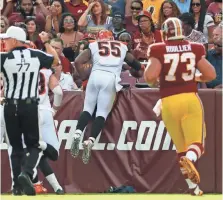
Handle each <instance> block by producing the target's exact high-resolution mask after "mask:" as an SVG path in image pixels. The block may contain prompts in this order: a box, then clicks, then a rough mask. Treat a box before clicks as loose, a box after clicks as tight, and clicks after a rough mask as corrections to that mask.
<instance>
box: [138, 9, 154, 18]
mask: <svg viewBox="0 0 223 200" xmlns="http://www.w3.org/2000/svg"><path fill="white" fill-rule="evenodd" d="M143 16H145V17H148V18H149V19H152V15H151V13H150V12H148V11H146V10H144V11H141V12H140V13H139V15H138V16H137V17H136V19H137V20H139V19H140V18H141V17H143Z"/></svg>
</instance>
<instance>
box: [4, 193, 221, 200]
mask: <svg viewBox="0 0 223 200" xmlns="http://www.w3.org/2000/svg"><path fill="white" fill-rule="evenodd" d="M14 199H15V200H32V199H34V200H42V199H43V200H119V199H120V200H222V195H219V194H206V195H203V196H201V197H197V196H191V195H188V194H93V195H90V194H67V195H64V196H58V195H38V196H11V195H2V196H1V200H14Z"/></svg>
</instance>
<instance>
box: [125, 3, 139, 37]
mask: <svg viewBox="0 0 223 200" xmlns="http://www.w3.org/2000/svg"><path fill="white" fill-rule="evenodd" d="M142 10H143V3H142V1H141V0H133V1H132V3H131V16H127V17H125V28H126V30H127V32H129V33H132V34H133V33H135V32H136V31H137V30H138V20H137V19H136V18H137V16H138V15H139V13H140V12H141V11H142Z"/></svg>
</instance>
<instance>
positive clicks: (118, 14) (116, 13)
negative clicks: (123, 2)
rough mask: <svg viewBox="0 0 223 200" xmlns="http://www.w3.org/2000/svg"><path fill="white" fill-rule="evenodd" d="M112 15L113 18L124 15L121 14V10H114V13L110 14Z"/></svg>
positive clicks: (122, 17)
mask: <svg viewBox="0 0 223 200" xmlns="http://www.w3.org/2000/svg"><path fill="white" fill-rule="evenodd" d="M112 17H113V18H115V17H118V18H121V19H124V16H123V15H122V13H121V12H114V13H113V14H112Z"/></svg>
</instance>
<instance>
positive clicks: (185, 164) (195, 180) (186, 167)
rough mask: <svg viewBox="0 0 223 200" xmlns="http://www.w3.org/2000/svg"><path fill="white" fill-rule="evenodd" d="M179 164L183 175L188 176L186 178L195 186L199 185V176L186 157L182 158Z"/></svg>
mask: <svg viewBox="0 0 223 200" xmlns="http://www.w3.org/2000/svg"><path fill="white" fill-rule="evenodd" d="M180 164H181V166H182V167H183V168H184V170H185V173H186V174H187V175H188V178H189V179H190V180H191V181H192V182H193V183H195V184H198V183H200V175H199V173H198V171H197V169H196V168H195V166H194V164H193V163H192V162H191V161H190V160H189V159H188V158H187V157H186V156H182V157H181V158H180Z"/></svg>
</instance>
